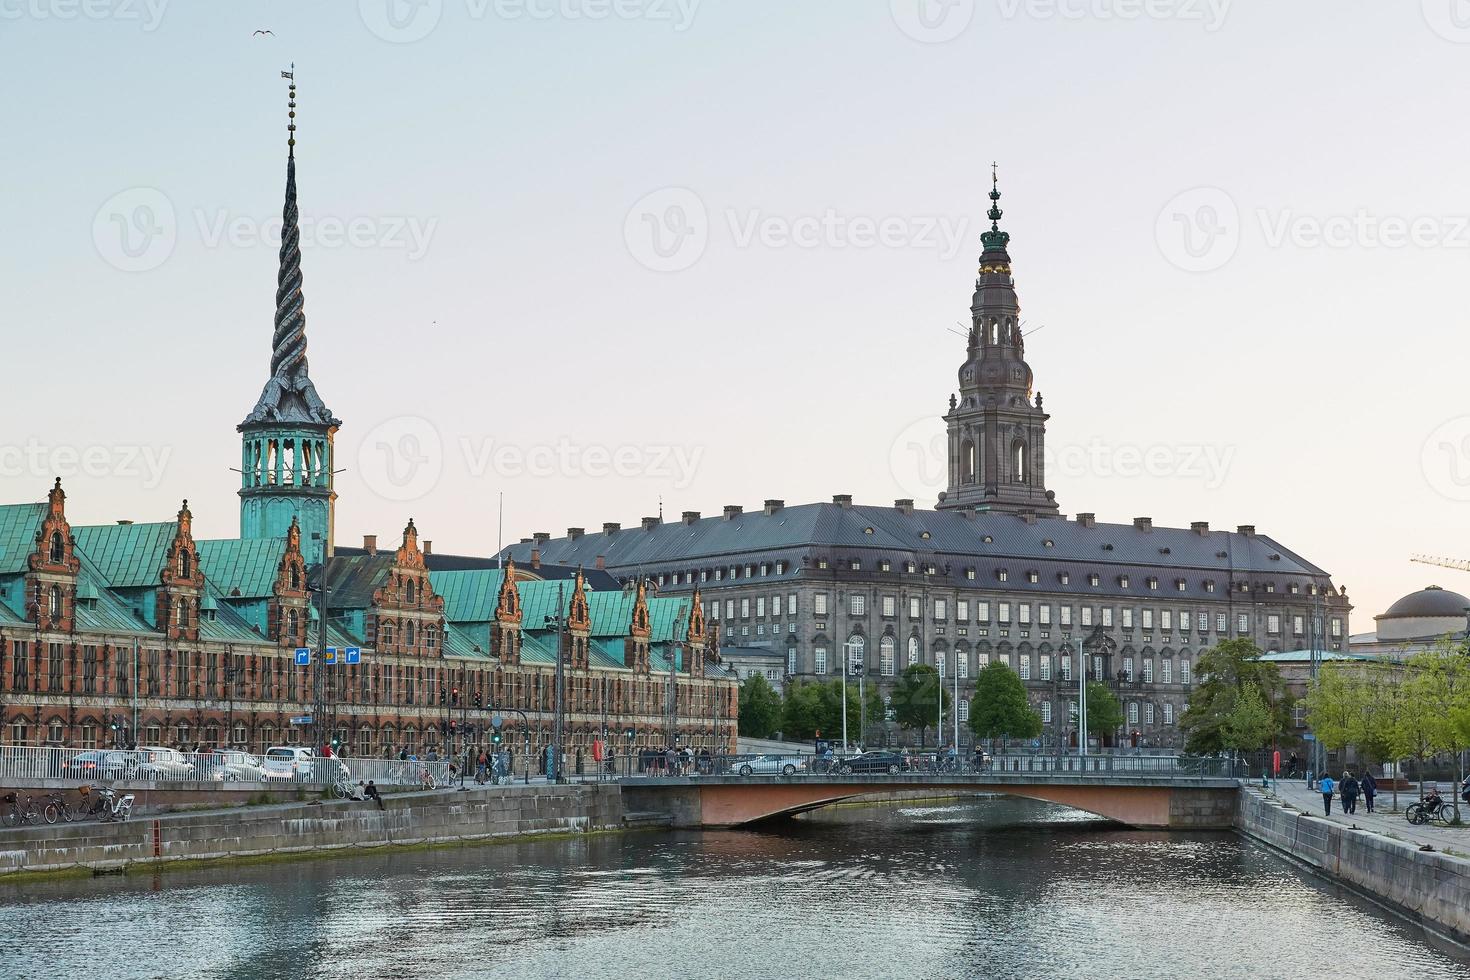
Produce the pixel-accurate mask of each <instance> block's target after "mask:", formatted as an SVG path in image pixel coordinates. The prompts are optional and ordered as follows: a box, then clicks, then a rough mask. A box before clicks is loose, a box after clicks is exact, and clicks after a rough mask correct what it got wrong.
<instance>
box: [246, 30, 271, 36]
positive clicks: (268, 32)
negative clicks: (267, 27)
mask: <svg viewBox="0 0 1470 980" xmlns="http://www.w3.org/2000/svg"><path fill="white" fill-rule="evenodd" d="M267 34H269V35H270V36H271V37H275V36H276V32H275V31H256V32H255V33H254V34H252V35H250V36H251V37H264V36H265V35H267Z"/></svg>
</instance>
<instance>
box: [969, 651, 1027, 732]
mask: <svg viewBox="0 0 1470 980" xmlns="http://www.w3.org/2000/svg"><path fill="white" fill-rule="evenodd" d="M970 731H972V732H974V733H975V735H976V736H977V737H979V738H991V739H994V738H999V739H1010V738H1035V737H1036V736H1038V735H1040V734H1041V716H1040V715H1039V714H1037V713H1036V709H1034V708H1032V707H1031V701H1030V699H1028V698H1027V697H1026V686H1025V685H1024V684H1022V683H1021V678H1020V677H1018V676H1016V672H1015V671H1013V670H1011V668H1009V667H1007V666H1006V665H1005V664H1003V663H1001V662H1000V661H995V662H994V663H992V664H990V666H988V667H986V668H985V669H984V670H982V671H980V676H979V677H977V678H976V679H975V697H974V699H973V700H971V702H970Z"/></svg>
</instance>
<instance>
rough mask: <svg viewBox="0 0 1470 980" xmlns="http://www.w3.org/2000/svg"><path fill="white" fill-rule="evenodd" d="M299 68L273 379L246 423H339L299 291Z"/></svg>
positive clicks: (291, 92) (291, 74) (290, 129)
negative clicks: (311, 354) (315, 378)
mask: <svg viewBox="0 0 1470 980" xmlns="http://www.w3.org/2000/svg"><path fill="white" fill-rule="evenodd" d="M295 69H296V66H295V64H292V66H291V71H283V72H281V77H282V78H285V79H288V80H289V81H290V83H291V84H290V88H289V89H288V96H289V99H288V102H287V105H288V107H289V112H288V118H289V119H290V122H289V123H288V124H287V126H286V131H287V133H288V134H289V135H288V137H287V139H286V202H285V205H284V206H283V207H282V209H281V253H280V268H279V271H278V272H277V273H276V324H275V333H274V335H273V336H272V338H271V379H270V380H269V381H267V382H266V385H265V388H264V390H262V391H261V393H260V400H259V401H258V402H256V405H255V409H254V411H252V412H251V413H250V415H249V416H247V417H246V419H245V422H244V423H242V424H249V423H252V422H308V423H313V424H318V425H341V424H342V423H341V421H340V420H338V419H336V418H333V417H332V413H331V411H330V410H329V409H328V408H327V406H326V405H324V404H323V403H322V400H321V397H320V396H318V395H317V393H316V386H315V385H313V384H312V383H311V377H310V375H309V374H308V373H307V366H306V312H305V308H304V307H305V297H304V296H303V294H302V291H301V282H302V279H301V220H300V219H301V212H300V209H299V208H298V207H297V204H296V70H295Z"/></svg>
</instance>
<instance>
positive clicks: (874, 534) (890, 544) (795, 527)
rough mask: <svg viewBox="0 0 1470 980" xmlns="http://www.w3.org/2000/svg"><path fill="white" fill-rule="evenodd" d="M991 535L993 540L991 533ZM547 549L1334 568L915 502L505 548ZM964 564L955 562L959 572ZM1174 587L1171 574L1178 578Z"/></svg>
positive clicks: (795, 510) (1283, 552)
mask: <svg viewBox="0 0 1470 980" xmlns="http://www.w3.org/2000/svg"><path fill="white" fill-rule="evenodd" d="M987 539H988V540H987ZM532 548H539V550H540V555H541V559H542V561H549V562H556V563H559V564H569V565H575V564H586V565H591V564H592V563H593V562H594V561H595V560H596V558H597V557H598V556H602V557H604V558H605V560H606V563H607V568H608V570H609V571H612V572H613V573H614V574H625V573H626V572H628V571H631V570H635V569H638V568H644V569H648V570H654V569H660V568H670V567H673V566H676V565H679V564H681V563H687V564H690V565H697V564H698V563H700V562H711V563H713V564H716V565H718V564H727V563H732V562H737V561H748V560H752V559H758V558H760V559H764V558H771V559H773V560H774V559H778V558H780V557H782V556H784V557H786V558H787V559H788V560H789V561H790V562H792V563H793V564H794V565H795V566H796V567H797V568H800V566H801V564H802V561H803V559H806V558H811V557H815V556H817V555H824V556H828V557H830V556H831V555H830V554H829V552H832V551H833V550H834V549H835V550H836V551H839V552H841V553H842V554H844V555H846V554H849V553H851V552H854V551H858V552H861V553H864V554H867V553H871V554H879V555H887V556H890V557H892V558H894V559H896V560H903V558H904V556H912V557H914V559H915V560H916V561H920V562H922V561H925V560H933V561H935V562H936V563H937V564H941V565H943V564H946V563H949V562H947V561H946V560H947V559H953V560H954V562H960V561H963V560H965V559H971V560H973V564H975V565H977V566H978V567H981V568H999V567H1006V568H1007V569H1008V571H1009V573H1010V576H1011V577H1012V579H1013V580H1014V579H1015V578H1016V577H1018V576H1020V575H1021V574H1023V573H1024V571H1025V570H1027V569H1031V568H1037V569H1040V568H1043V567H1045V566H1046V565H1050V566H1052V567H1057V563H1064V565H1065V567H1067V568H1069V569H1070V570H1071V572H1072V574H1073V575H1077V574H1086V572H1087V570H1088V568H1089V567H1094V566H1096V567H1101V566H1120V565H1126V566H1135V567H1137V568H1138V573H1137V574H1147V573H1148V571H1149V570H1150V569H1155V570H1160V571H1162V572H1168V571H1171V570H1172V571H1180V572H1182V571H1186V570H1203V571H1213V572H1218V573H1220V579H1219V581H1220V582H1221V584H1222V585H1223V584H1224V583H1225V582H1226V581H1228V579H1229V577H1230V574H1231V573H1232V572H1233V573H1235V574H1240V573H1250V574H1257V575H1277V576H1281V577H1282V578H1287V577H1292V576H1297V577H1307V578H1316V579H1321V578H1325V577H1326V575H1327V573H1326V572H1325V571H1323V570H1322V569H1321V568H1318V567H1317V566H1316V565H1313V564H1311V563H1310V562H1308V561H1306V560H1305V559H1303V558H1301V557H1300V556H1299V555H1297V554H1295V553H1294V552H1292V551H1290V550H1288V549H1286V548H1283V547H1282V546H1281V545H1279V544H1277V543H1276V542H1275V541H1274V540H1272V539H1271V538H1269V537H1266V536H1264V535H1259V534H1243V533H1239V532H1234V531H1230V532H1227V531H1209V532H1205V533H1200V532H1197V531H1194V530H1191V529H1187V528H1164V527H1154V528H1150V529H1144V528H1140V527H1136V526H1134V525H1132V524H1095V525H1093V526H1087V525H1084V524H1082V523H1080V522H1078V521H1074V520H1066V519H1063V518H1038V519H1036V520H1034V521H1033V522H1030V523H1028V522H1027V521H1026V520H1025V519H1023V518H1021V517H1018V516H1015V515H1011V514H1001V513H976V514H969V515H967V514H965V513H963V512H960V511H937V510H914V511H912V512H907V511H905V510H901V509H899V508H895V507H868V506H860V505H853V506H842V505H840V504H836V503H830V504H829V503H819V504H799V505H795V506H791V507H782V508H780V509H778V510H775V511H774V512H773V513H770V514H767V513H766V512H765V511H764V510H758V511H752V512H749V513H744V514H740V515H737V516H735V517H732V518H729V519H727V518H725V517H708V518H704V519H702V520H698V521H694V522H693V523H690V524H685V523H683V522H668V523H664V524H659V525H655V526H653V527H650V528H643V527H634V528H628V529H625V530H620V531H615V532H613V533H611V534H608V533H592V534H584V535H582V536H580V537H578V538H576V539H575V540H574V539H571V538H553V539H551V540H549V541H545V542H542V543H540V544H539V545H536V544H534V543H521V544H517V545H512V546H511V547H510V548H508V549H506V552H507V553H508V554H510V555H513V556H514V557H515V559H516V560H517V561H518V562H520V561H524V560H526V559H528V558H529V556H530V552H531V549H532ZM956 571H957V569H956ZM1170 584H1171V585H1172V583H1170Z"/></svg>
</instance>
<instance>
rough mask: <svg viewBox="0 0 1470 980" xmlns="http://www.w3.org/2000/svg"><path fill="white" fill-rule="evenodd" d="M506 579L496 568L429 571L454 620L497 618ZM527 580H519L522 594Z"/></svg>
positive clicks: (463, 621) (447, 610)
mask: <svg viewBox="0 0 1470 980" xmlns="http://www.w3.org/2000/svg"><path fill="white" fill-rule="evenodd" d="M503 580H504V575H503V574H502V573H501V572H500V571H499V570H498V569H494V568H482V569H474V570H471V571H456V572H430V573H429V583H430V584H431V585H432V586H433V587H434V592H435V594H437V595H440V596H443V597H444V618H445V619H447V620H449V622H451V623H487V622H489V621H490V620H492V619H494V618H495V603H496V601H497V600H498V599H499V598H500V583H501V582H502V581H503ZM528 584H529V583H527V582H522V583H520V588H521V589H522V592H523V594H524V590H525V587H526V585H528ZM555 594H556V593H555V591H554V590H553V592H552V595H553V596H555Z"/></svg>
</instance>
